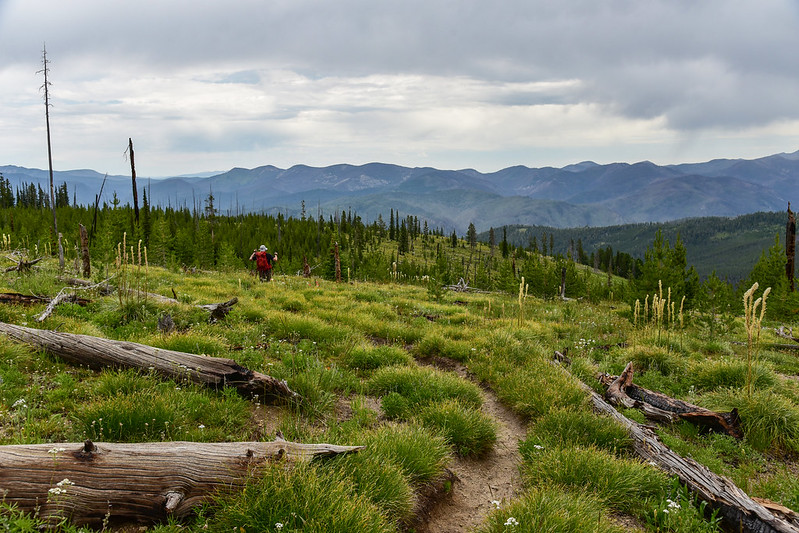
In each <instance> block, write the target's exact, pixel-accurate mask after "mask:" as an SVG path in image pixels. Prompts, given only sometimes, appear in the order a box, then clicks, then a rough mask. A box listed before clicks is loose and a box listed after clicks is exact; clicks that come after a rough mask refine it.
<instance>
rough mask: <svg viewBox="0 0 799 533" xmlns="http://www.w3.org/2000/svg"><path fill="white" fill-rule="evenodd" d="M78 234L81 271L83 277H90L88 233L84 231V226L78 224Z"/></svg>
mask: <svg viewBox="0 0 799 533" xmlns="http://www.w3.org/2000/svg"><path fill="white" fill-rule="evenodd" d="M78 228H79V232H78V234H79V236H80V256H81V259H82V262H83V268H82V273H83V277H84V278H88V277H91V275H92V261H91V258H90V257H89V233H88V232H87V231H86V226H84V225H83V224H78Z"/></svg>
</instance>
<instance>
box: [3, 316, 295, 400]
mask: <svg viewBox="0 0 799 533" xmlns="http://www.w3.org/2000/svg"><path fill="white" fill-rule="evenodd" d="M0 333H5V334H6V335H8V336H9V337H11V338H12V339H15V340H17V341H20V342H25V343H28V344H31V345H33V346H36V347H38V348H41V349H43V350H46V351H48V352H50V353H52V354H53V355H56V356H58V357H60V358H61V359H64V360H65V361H68V362H70V363H73V364H78V365H87V366H89V367H90V368H95V369H101V368H107V367H112V368H136V369H140V370H144V371H145V372H146V371H153V372H156V373H158V374H161V375H164V376H167V377H170V378H173V379H176V380H188V381H191V382H193V383H198V384H201V385H206V386H209V387H215V388H221V387H224V386H229V387H235V388H236V389H238V391H239V392H240V393H241V394H242V395H244V396H246V397H251V396H257V397H262V398H264V399H272V400H274V399H285V398H295V397H296V396H297V393H295V392H294V391H292V390H291V389H290V388H289V387H288V385H287V384H286V382H285V381H281V380H279V379H276V378H273V377H272V376H267V375H266V374H262V373H260V372H255V371H253V370H249V369H247V368H244V367H242V366H239V365H238V364H236V362H235V361H233V360H232V359H227V358H223V357H208V356H204V355H195V354H191V353H185V352H177V351H174V350H166V349H162V348H153V347H151V346H146V345H144V344H138V343H135V342H126V341H114V340H109V339H102V338H99V337H92V336H89V335H77V334H74V333H60V332H55V331H48V330H41V329H33V328H27V327H24V326H16V325H13V324H5V323H3V322H0Z"/></svg>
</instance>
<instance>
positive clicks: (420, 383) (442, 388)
mask: <svg viewBox="0 0 799 533" xmlns="http://www.w3.org/2000/svg"><path fill="white" fill-rule="evenodd" d="M368 387H369V390H370V391H371V392H372V393H373V394H377V395H381V394H382V395H385V394H388V393H390V392H396V393H397V394H400V395H401V396H403V397H405V398H406V399H407V400H408V402H409V404H410V407H411V408H412V409H415V408H416V407H418V406H424V405H427V404H429V403H432V402H436V401H440V400H447V399H457V400H458V401H460V402H461V403H462V404H463V405H465V406H471V407H480V405H481V404H482V403H483V399H482V396H481V394H480V389H479V388H478V387H477V385H475V384H473V383H470V382H468V381H466V380H463V379H460V378H459V377H458V376H456V375H455V374H450V373H446V372H441V371H439V370H434V369H431V368H423V367H411V366H408V367H404V366H399V367H398V366H392V367H384V368H380V369H378V370H377V371H375V373H374V374H373V375H372V378H371V379H370V380H369V384H368Z"/></svg>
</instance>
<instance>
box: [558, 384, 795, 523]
mask: <svg viewBox="0 0 799 533" xmlns="http://www.w3.org/2000/svg"><path fill="white" fill-rule="evenodd" d="M564 371H566V370H565V369H564ZM576 381H577V383H578V384H579V385H580V386H581V387H582V388H583V390H585V391H586V392H587V393H588V395H589V396H590V399H591V403H592V404H593V406H594V410H595V411H596V412H598V413H601V414H605V415H607V416H609V417H611V418H613V419H614V420H616V421H617V422H619V423H620V424H621V425H622V426H623V427H624V428H625V429H626V430H627V433H628V435H629V436H630V438H631V440H632V446H633V450H634V451H635V453H636V454H637V455H638V456H639V457H641V458H642V459H643V460H645V461H648V462H649V463H650V464H652V465H654V466H656V467H658V468H660V469H661V470H663V471H664V472H666V473H667V474H669V475H675V476H677V477H678V478H679V479H680V482H681V483H682V484H684V485H685V486H686V487H688V489H689V490H690V491H691V492H692V493H693V494H695V495H696V496H697V497H698V498H699V499H701V500H703V501H705V502H707V503H708V505H709V506H710V507H711V508H713V509H718V511H719V516H720V517H721V518H722V520H723V521H724V523H725V525H727V526H728V527H729V528H730V530H731V531H740V532H742V533H744V532H746V533H799V524H797V523H795V522H794V521H793V520H792V519H790V518H786V517H784V516H783V515H782V514H781V513H776V512H772V511H771V510H770V509H768V508H766V507H765V506H763V505H762V504H760V503H758V502H756V501H754V500H753V499H752V498H751V497H749V495H748V494H746V493H745V492H744V491H742V490H741V489H740V488H739V487H738V486H737V485H735V483H733V482H732V480H730V479H729V478H726V477H724V476H720V475H718V474H716V473H715V472H713V471H711V470H710V469H709V468H707V467H706V466H704V465H701V464H699V463H697V462H696V461H694V460H693V459H690V458H688V457H682V456H681V455H679V454H677V453H675V452H674V451H672V450H671V449H670V448H669V447H668V446H666V445H665V444H663V443H662V442H660V440H658V436H657V435H656V434H655V432H654V431H652V430H651V429H650V428H647V427H646V426H643V425H641V424H639V423H638V422H635V421H634V420H630V419H629V418H627V417H626V416H624V415H623V414H621V413H620V412H618V411H617V410H616V409H615V408H614V407H613V406H612V405H611V404H609V403H608V402H606V401H605V399H604V398H602V396H600V395H599V394H597V393H596V392H594V390H592V389H591V388H590V387H589V386H588V385H586V384H585V383H583V382H582V381H580V380H579V379H577V380H576Z"/></svg>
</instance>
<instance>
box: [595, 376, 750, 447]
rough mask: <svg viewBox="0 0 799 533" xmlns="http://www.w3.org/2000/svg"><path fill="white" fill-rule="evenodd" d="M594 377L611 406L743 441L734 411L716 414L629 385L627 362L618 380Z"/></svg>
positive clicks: (615, 378) (630, 382) (630, 381)
mask: <svg viewBox="0 0 799 533" xmlns="http://www.w3.org/2000/svg"><path fill="white" fill-rule="evenodd" d="M597 378H598V379H599V381H600V382H601V383H602V384H603V385H605V386H606V387H608V389H607V392H606V397H607V399H608V401H610V403H612V404H614V405H621V406H624V407H628V408H633V409H640V410H641V411H643V413H644V415H646V417H647V418H649V419H651V420H657V421H659V422H674V421H676V420H678V419H682V420H687V421H688V422H691V423H692V424H696V425H698V426H702V427H705V428H708V429H712V430H713V431H716V432H720V433H726V434H727V435H729V436H731V437H734V438H736V439H742V438H743V432H742V431H741V419H740V417H739V416H738V410H737V409H733V410H732V411H730V412H728V413H719V412H716V411H711V410H710V409H705V408H704V407H700V406H698V405H693V404H690V403H688V402H684V401H682V400H677V399H675V398H671V397H669V396H666V395H665V394H662V393H659V392H655V391H651V390H648V389H645V388H643V387H639V386H638V385H635V384H634V383H633V382H632V381H633V366H632V363H628V364H627V366H626V367H625V369H624V372H622V373H621V375H619V376H618V377H616V376H610V375H608V374H600V375H599V376H597Z"/></svg>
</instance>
